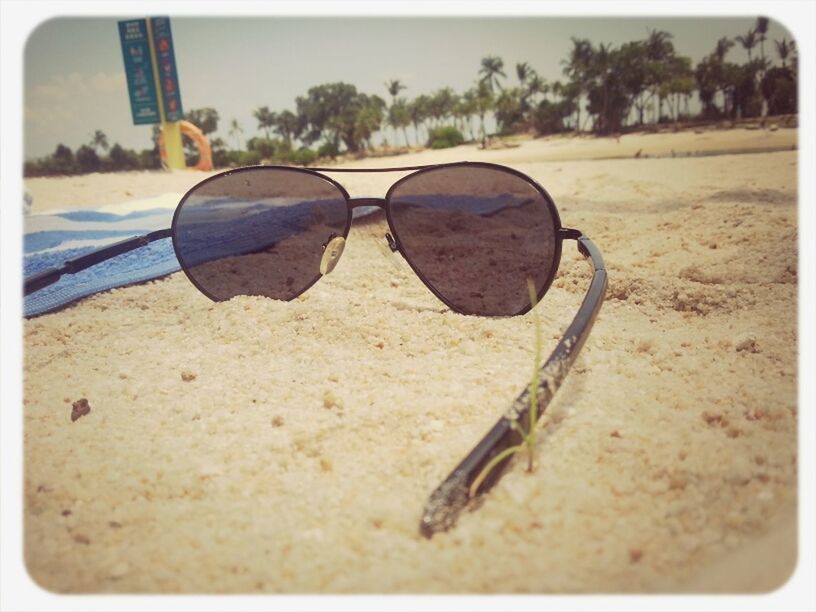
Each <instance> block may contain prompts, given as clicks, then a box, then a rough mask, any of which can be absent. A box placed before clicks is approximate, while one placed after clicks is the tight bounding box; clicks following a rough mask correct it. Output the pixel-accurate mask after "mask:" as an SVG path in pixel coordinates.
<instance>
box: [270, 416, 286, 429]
mask: <svg viewBox="0 0 816 612" xmlns="http://www.w3.org/2000/svg"><path fill="white" fill-rule="evenodd" d="M283 423H284V421H283V417H282V416H280V415H275V416H273V417H272V427H283Z"/></svg>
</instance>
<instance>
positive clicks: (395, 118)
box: [388, 98, 411, 147]
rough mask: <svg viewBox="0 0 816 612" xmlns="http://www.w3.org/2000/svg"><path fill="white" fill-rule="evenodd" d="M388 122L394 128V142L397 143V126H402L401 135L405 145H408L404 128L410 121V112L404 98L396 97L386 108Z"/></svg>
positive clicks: (406, 132)
mask: <svg viewBox="0 0 816 612" xmlns="http://www.w3.org/2000/svg"><path fill="white" fill-rule="evenodd" d="M388 123H389V125H391V127H393V128H394V144H397V139H396V134H397V128H402V135H403V137H404V138H405V146H406V147H407V146H410V143H409V142H408V131H407V130H406V129H405V128H406V127H407V126H408V124H409V123H411V112H410V110H409V108H408V102H407V100H406V99H405V98H397V99H396V100H395V101H394V103H393V104H391V107H390V108H389V109H388Z"/></svg>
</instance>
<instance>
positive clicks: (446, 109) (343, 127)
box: [229, 17, 798, 150]
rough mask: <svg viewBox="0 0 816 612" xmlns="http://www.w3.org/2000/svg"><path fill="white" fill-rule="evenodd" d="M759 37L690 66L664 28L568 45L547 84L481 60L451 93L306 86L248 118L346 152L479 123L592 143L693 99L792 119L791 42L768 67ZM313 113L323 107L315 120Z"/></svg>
mask: <svg viewBox="0 0 816 612" xmlns="http://www.w3.org/2000/svg"><path fill="white" fill-rule="evenodd" d="M767 32H768V19H767V18H765V17H759V18H758V19H757V20H756V23H755V24H754V26H752V27H751V28H750V29H749V30H748V32H747V33H745V34H744V35H740V36H737V37H735V38H734V39H730V38H728V37H722V38H720V39H719V40H718V41H717V43H716V45H715V48H714V49H713V51H712V52H711V53H710V54H709V55H707V56H705V57H704V58H703V59H702V60H701V61H700V62H698V63H697V65H696V66H692V62H691V60H690V58H688V57H684V56H682V55H679V54H678V53H677V52H676V49H675V47H674V44H673V37H672V35H671V34H670V33H669V32H666V31H661V30H652V31H650V32H649V33H648V35H647V37H646V38H645V39H643V40H637V41H631V42H627V43H624V44H622V45H620V46H618V47H615V46H613V45H611V44H604V43H601V44H598V45H597V46H596V45H594V44H593V43H592V42H590V41H589V40H587V39H582V38H572V39H571V40H572V47H571V48H570V50H569V53H568V55H567V57H566V58H565V59H564V60H563V61H562V69H563V70H562V73H563V76H564V79H563V80H554V81H547V80H545V79H543V78H542V77H541V76H540V75H539V74H537V72H536V71H535V70H534V69H533V67H532V66H531V65H530V64H529V63H527V62H520V63H517V64H516V65H515V75H514V76H515V80H513V79H512V78H508V75H507V71H506V69H505V65H504V62H503V60H502V59H501V58H500V57H497V56H493V55H490V56H486V57H484V58H483V59H482V60H481V65H480V67H479V70H478V74H477V78H476V79H475V81H474V83H473V85H472V86H471V87H470V88H468V89H467V90H465V91H463V92H460V93H457V92H455V91H454V90H453V89H452V88H450V87H444V88H441V89H439V90H437V91H435V92H433V93H429V94H420V95H418V96H416V97H413V98H408V97H405V96H401V95H400V94H401V93H402V92H404V91H405V90H406V89H407V87H406V85H405V84H404V83H403V82H402V81H400V80H399V79H392V80H389V81H387V82H386V83H385V91H386V92H387V94H388V97H389V101H388V102H386V101H385V100H383V99H382V98H380V97H379V96H376V95H374V96H366V95H365V94H361V93H357V92H356V89H354V87H353V86H351V85H347V84H343V83H337V84H328V85H320V86H317V87H315V88H312V89H310V90H309V94H308V95H307V96H304V97H299V98H297V100H296V105H297V109H296V110H295V111H292V110H283V111H280V112H274V111H272V110H270V109H269V107H268V106H261V107H259V108H257V109H255V110H254V112H253V116H254V118H255V119H256V120H257V122H258V124H257V125H258V130H259V131H260V132H261V133H262V134H263V135H264V136H265V138H267V139H270V138H272V136H273V135H276V136H278V137H280V138H281V139H282V140H283V142H284V143H286V145H287V146H291V145H292V143H293V142H294V141H295V140H300V142H301V143H302V144H307V145H308V144H311V143H313V142H316V141H317V140H323V141H324V142H331V143H333V146H334V147H339V146H340V145H341V143H342V144H345V146H346V148H347V149H349V150H358V149H359V148H365V147H367V146H370V141H371V134H372V133H373V132H376V131H378V130H381V131H382V133H384V134H385V136H386V138H392V142H393V143H394V144H398V143H399V141H400V140H401V141H402V142H401V144H403V145H418V144H420V143H422V142H423V141H425V140H427V138H428V134H429V131H430V130H432V129H434V128H436V127H440V126H442V125H453V126H455V127H456V128H457V129H459V130H460V131H461V132H462V133H463V134H465V135H467V136H469V137H470V138H471V139H472V140H476V139H478V138H481V139H485V138H486V136H487V126H486V123H487V119H488V118H489V117H491V116H492V118H493V120H494V124H495V126H496V129H497V131H498V132H499V133H504V134H508V133H515V132H523V131H531V130H532V131H535V132H536V133H538V134H546V133H552V132H558V131H565V130H572V131H575V132H582V131H585V130H591V131H592V132H595V133H599V134H604V133H610V132H617V131H620V130H622V129H625V128H627V127H632V126H643V125H647V124H658V123H661V122H671V121H674V122H678V121H681V120H686V119H690V118H691V116H690V110H689V104H690V101H691V99H692V97H693V96H694V94H695V93H696V94H697V97H698V98H699V101H700V105H701V109H702V110H701V115H702V116H703V117H704V118H707V119H716V118H723V117H725V118H736V117H749V116H760V115H763V116H764V115H765V114H767V113H768V112H771V113H783V112H796V82H797V71H798V61H797V52H796V46H795V43H794V42H793V41H788V40H787V39H786V38H783V39H782V40H776V41H774V42H775V48H776V55H777V56H778V58H779V60H780V61H781V66H775V65H774V64H773V62H772V61H771V59H770V57H768V56H767V55H766V52H765V42H766V41H767ZM737 44H738V45H740V46H741V47H742V48H743V49H744V50H745V51H746V52H747V55H748V61H747V62H746V63H744V64H737V63H734V62H730V61H728V54H729V50H730V49H731V48H733V47H734V46H735V45H737ZM757 47H758V48H759V54H758V56H756V55H755V50H756V48H757ZM316 104H317V105H322V106H325V107H326V109H325V110H324V109H320V110H319V112H316V111H315V105H316ZM360 116H363V118H362V119H361V118H360ZM360 124H364V125H363V127H360ZM363 128H364V129H363ZM386 128H390V130H388V129H386ZM409 128H412V131H413V138H411V137H410V135H409ZM242 136H243V128H242V127H241V126H240V125H239V124H238V122H237V121H236V120H233V121H232V122H231V124H230V129H229V138H230V139H232V140H233V141H234V142H235V144H236V148H237V146H238V145H239V144H240V140H241V138H242Z"/></svg>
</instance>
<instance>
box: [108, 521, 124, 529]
mask: <svg viewBox="0 0 816 612" xmlns="http://www.w3.org/2000/svg"><path fill="white" fill-rule="evenodd" d="M121 526H122V523H120V522H118V521H108V527H110V528H111V529H119V528H120V527H121Z"/></svg>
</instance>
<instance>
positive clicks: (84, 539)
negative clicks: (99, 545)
mask: <svg viewBox="0 0 816 612" xmlns="http://www.w3.org/2000/svg"><path fill="white" fill-rule="evenodd" d="M74 542H76V543H77V544H85V545H86V546H88V545H89V544H90V543H91V539H90V538H89V537H88V536H86V535H85V534H84V533H77V534H75V535H74Z"/></svg>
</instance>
